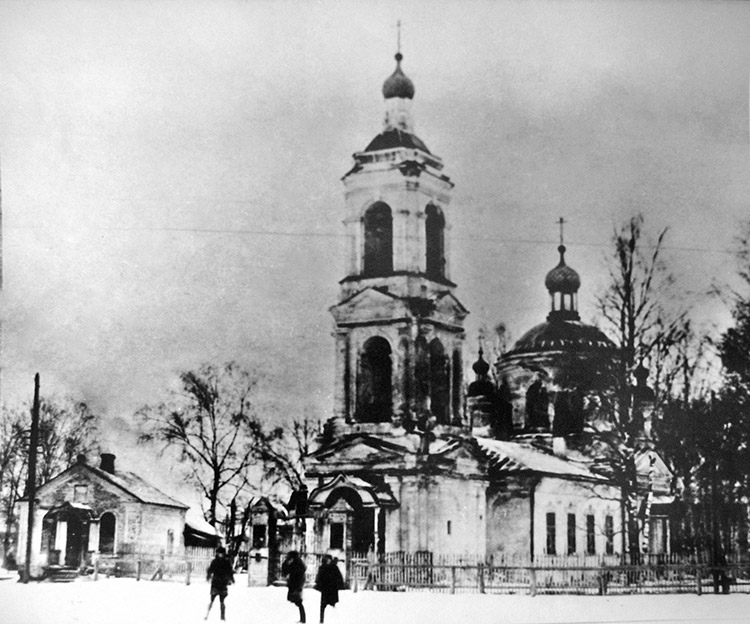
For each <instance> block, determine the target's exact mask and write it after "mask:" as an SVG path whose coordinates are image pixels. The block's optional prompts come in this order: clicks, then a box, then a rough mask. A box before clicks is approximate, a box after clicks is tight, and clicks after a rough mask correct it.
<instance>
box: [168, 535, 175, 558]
mask: <svg viewBox="0 0 750 624" xmlns="http://www.w3.org/2000/svg"><path fill="white" fill-rule="evenodd" d="M173 552H174V531H173V530H172V529H168V530H167V555H171V554H172V553H173Z"/></svg>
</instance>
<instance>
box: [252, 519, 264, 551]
mask: <svg viewBox="0 0 750 624" xmlns="http://www.w3.org/2000/svg"><path fill="white" fill-rule="evenodd" d="M265 546H266V525H265V524H254V525H253V548H265Z"/></svg>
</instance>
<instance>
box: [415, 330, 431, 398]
mask: <svg viewBox="0 0 750 624" xmlns="http://www.w3.org/2000/svg"><path fill="white" fill-rule="evenodd" d="M414 351H415V359H414V392H415V395H416V396H415V398H416V405H417V408H421V407H422V405H423V404H424V402H425V401H426V400H427V397H428V396H430V354H429V352H428V350H427V340H425V338H424V336H418V337H417V339H416V340H415V341H414Z"/></svg>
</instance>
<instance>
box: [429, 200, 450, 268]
mask: <svg viewBox="0 0 750 624" xmlns="http://www.w3.org/2000/svg"><path fill="white" fill-rule="evenodd" d="M425 214H426V216H427V218H426V220H425V239H426V244H427V256H426V265H427V267H426V268H427V277H430V278H432V279H441V278H444V277H445V218H444V217H443V213H442V212H441V211H440V208H438V207H437V206H433V205H429V206H427V210H426V211H425Z"/></svg>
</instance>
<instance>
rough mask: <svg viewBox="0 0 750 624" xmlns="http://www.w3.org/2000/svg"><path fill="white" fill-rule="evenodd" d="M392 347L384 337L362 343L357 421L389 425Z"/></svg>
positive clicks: (391, 400)
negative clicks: (387, 423)
mask: <svg viewBox="0 0 750 624" xmlns="http://www.w3.org/2000/svg"><path fill="white" fill-rule="evenodd" d="M391 371H392V363H391V345H390V344H389V343H388V341H387V340H386V339H385V338H379V337H375V338H370V339H369V340H368V341H367V342H365V344H364V347H363V349H362V354H361V355H360V359H359V377H358V383H357V420H359V421H360V422H388V421H389V420H390V418H391V413H392V409H393V407H392V403H393V399H392V393H391V387H392V386H391Z"/></svg>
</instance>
